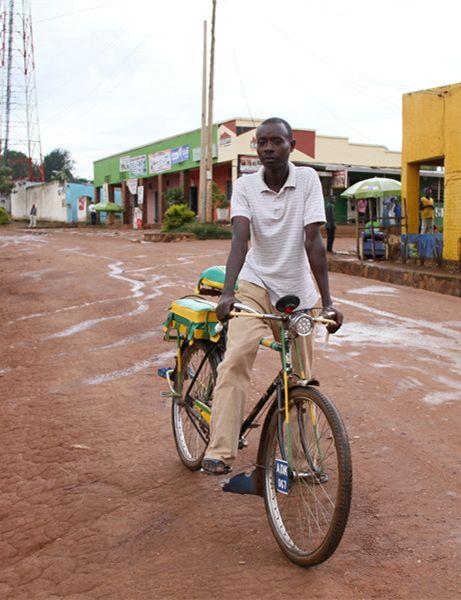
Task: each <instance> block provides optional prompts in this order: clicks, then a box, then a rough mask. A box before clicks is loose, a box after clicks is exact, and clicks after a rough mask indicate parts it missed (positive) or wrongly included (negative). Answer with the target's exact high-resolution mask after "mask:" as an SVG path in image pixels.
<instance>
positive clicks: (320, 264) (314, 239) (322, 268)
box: [304, 223, 343, 333]
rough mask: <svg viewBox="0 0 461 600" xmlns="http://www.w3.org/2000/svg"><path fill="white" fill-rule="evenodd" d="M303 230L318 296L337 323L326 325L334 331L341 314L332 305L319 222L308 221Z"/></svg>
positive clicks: (337, 327)
mask: <svg viewBox="0 0 461 600" xmlns="http://www.w3.org/2000/svg"><path fill="white" fill-rule="evenodd" d="M304 230H305V232H306V240H305V243H304V245H305V248H306V252H307V256H308V258H309V264H310V266H311V270H312V274H313V275H314V278H315V281H316V282H317V287H318V288H319V292H320V296H321V298H322V306H323V308H324V309H326V310H328V312H331V313H334V315H335V316H334V320H335V321H336V323H337V325H336V326H333V325H329V326H328V327H327V329H328V331H329V332H330V333H334V332H335V331H337V330H338V329H339V328H340V327H341V325H342V322H343V315H342V314H341V313H340V312H339V310H338V309H336V308H334V307H333V302H332V300H331V296H330V285H329V281H328V262H327V255H326V252H325V246H324V244H323V240H322V236H321V234H320V223H310V224H309V225H306V226H305V228H304Z"/></svg>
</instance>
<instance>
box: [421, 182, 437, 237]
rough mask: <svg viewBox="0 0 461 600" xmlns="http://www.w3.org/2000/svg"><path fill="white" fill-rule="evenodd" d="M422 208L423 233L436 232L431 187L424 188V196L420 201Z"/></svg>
mask: <svg viewBox="0 0 461 600" xmlns="http://www.w3.org/2000/svg"><path fill="white" fill-rule="evenodd" d="M419 208H420V210H421V233H434V198H433V197H432V189H431V188H430V187H428V188H426V189H425V190H424V196H423V197H422V198H421V200H420V201H419Z"/></svg>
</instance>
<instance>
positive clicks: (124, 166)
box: [118, 156, 130, 173]
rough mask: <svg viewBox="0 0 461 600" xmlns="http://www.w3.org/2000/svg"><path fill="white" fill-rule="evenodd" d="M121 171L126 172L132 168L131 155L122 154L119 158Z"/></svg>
mask: <svg viewBox="0 0 461 600" xmlns="http://www.w3.org/2000/svg"><path fill="white" fill-rule="evenodd" d="M118 170H119V171H120V173H126V172H127V171H129V170H130V157H129V156H121V157H120V160H119V168H118Z"/></svg>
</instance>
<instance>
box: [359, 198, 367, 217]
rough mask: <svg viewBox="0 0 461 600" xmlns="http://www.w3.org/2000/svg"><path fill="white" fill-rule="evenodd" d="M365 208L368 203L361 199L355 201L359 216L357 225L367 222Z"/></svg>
mask: <svg viewBox="0 0 461 600" xmlns="http://www.w3.org/2000/svg"><path fill="white" fill-rule="evenodd" d="M367 206H368V202H367V201H366V200H365V199H364V198H361V199H360V200H358V201H357V212H358V214H359V223H365V221H366V220H367Z"/></svg>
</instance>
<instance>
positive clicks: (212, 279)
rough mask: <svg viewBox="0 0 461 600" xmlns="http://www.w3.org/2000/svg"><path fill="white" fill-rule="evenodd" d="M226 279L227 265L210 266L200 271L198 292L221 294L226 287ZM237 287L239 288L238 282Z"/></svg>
mask: <svg viewBox="0 0 461 600" xmlns="http://www.w3.org/2000/svg"><path fill="white" fill-rule="evenodd" d="M225 279H226V267H224V266H217V267H208V269H205V270H204V271H202V272H201V273H200V277H199V280H198V282H197V285H196V287H195V292H196V293H197V294H205V295H207V294H208V295H219V294H220V293H221V292H222V290H223V288H224V280H225ZM235 289H236V290H237V289H238V286H237V284H236V285H235Z"/></svg>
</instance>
